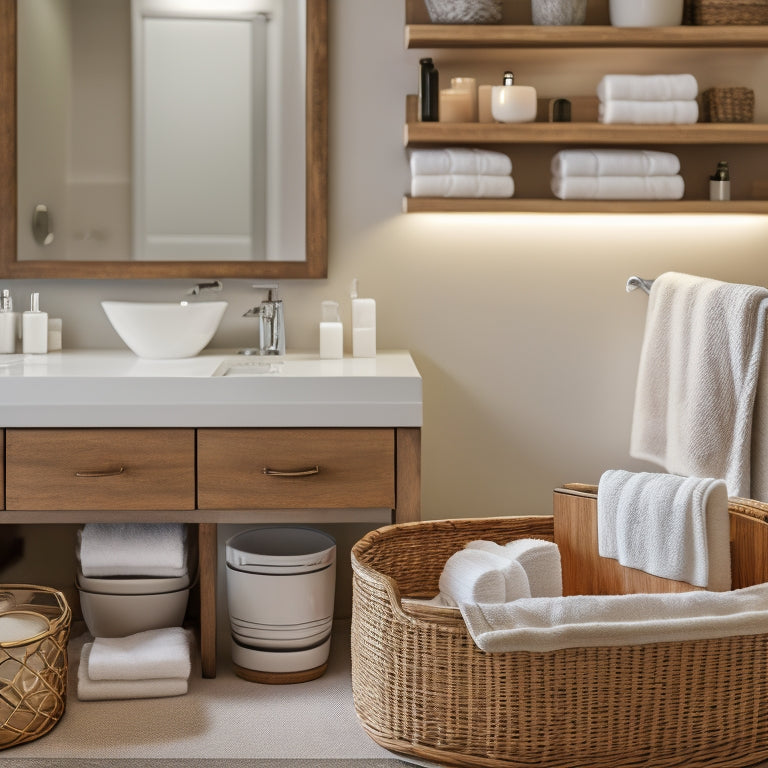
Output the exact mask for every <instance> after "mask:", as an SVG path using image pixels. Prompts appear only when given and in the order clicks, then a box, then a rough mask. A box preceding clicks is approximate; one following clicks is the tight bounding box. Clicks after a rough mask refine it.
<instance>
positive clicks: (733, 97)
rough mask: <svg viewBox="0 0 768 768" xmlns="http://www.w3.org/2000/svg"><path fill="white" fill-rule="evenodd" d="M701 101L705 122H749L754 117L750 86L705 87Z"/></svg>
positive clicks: (753, 102) (752, 94) (752, 93)
mask: <svg viewBox="0 0 768 768" xmlns="http://www.w3.org/2000/svg"><path fill="white" fill-rule="evenodd" d="M701 102H702V118H703V120H704V122H705V123H751V122H752V121H753V120H754V119H755V92H754V91H753V90H752V89H751V88H707V90H706V91H704V93H702V94H701Z"/></svg>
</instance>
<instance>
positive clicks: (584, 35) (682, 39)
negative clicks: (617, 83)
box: [405, 24, 768, 48]
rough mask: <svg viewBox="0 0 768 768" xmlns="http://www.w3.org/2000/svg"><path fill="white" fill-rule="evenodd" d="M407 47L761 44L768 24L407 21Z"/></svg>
mask: <svg viewBox="0 0 768 768" xmlns="http://www.w3.org/2000/svg"><path fill="white" fill-rule="evenodd" d="M405 46H406V48H696V47H706V48H750V47H752V48H754V47H757V48H760V47H763V46H768V26H680V27H612V26H609V25H602V26H573V27H554V26H534V25H519V26H510V25H506V26H505V25H495V24H488V25H477V24H408V25H406V27H405Z"/></svg>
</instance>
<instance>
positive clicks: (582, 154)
mask: <svg viewBox="0 0 768 768" xmlns="http://www.w3.org/2000/svg"><path fill="white" fill-rule="evenodd" d="M550 167H551V170H552V174H553V175H554V176H675V175H677V174H678V173H680V158H678V156H677V155H673V154H672V153H671V152H657V151H655V150H648V149H563V150H560V152H557V153H556V154H555V155H554V157H553V158H552V163H551V166H550Z"/></svg>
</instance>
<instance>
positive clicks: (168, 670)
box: [88, 627, 192, 680]
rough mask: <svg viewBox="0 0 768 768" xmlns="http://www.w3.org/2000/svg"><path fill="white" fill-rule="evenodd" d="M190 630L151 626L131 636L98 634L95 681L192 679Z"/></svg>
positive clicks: (92, 669)
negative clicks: (102, 635) (100, 635)
mask: <svg viewBox="0 0 768 768" xmlns="http://www.w3.org/2000/svg"><path fill="white" fill-rule="evenodd" d="M191 666H192V662H191V651H190V638H189V633H188V632H187V631H186V630H185V629H182V628H181V627H169V628H167V629H150V630H148V631H146V632H137V633H136V634H135V635H128V636H127V637H109V638H107V637H97V638H96V639H95V640H94V641H93V647H92V648H91V650H90V658H89V661H88V677H89V678H90V679H91V680H146V679H160V678H166V677H171V678H173V677H175V678H188V677H189V674H190V671H191Z"/></svg>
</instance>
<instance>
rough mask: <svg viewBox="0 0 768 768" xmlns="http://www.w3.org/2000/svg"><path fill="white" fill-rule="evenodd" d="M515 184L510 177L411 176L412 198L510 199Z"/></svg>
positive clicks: (469, 175)
mask: <svg viewBox="0 0 768 768" xmlns="http://www.w3.org/2000/svg"><path fill="white" fill-rule="evenodd" d="M514 194H515V183H514V181H513V180H512V177H511V176H479V175H471V174H466V175H463V174H458V173H454V174H444V175H433V176H412V177H411V196H412V197H512V196H513V195H514Z"/></svg>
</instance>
